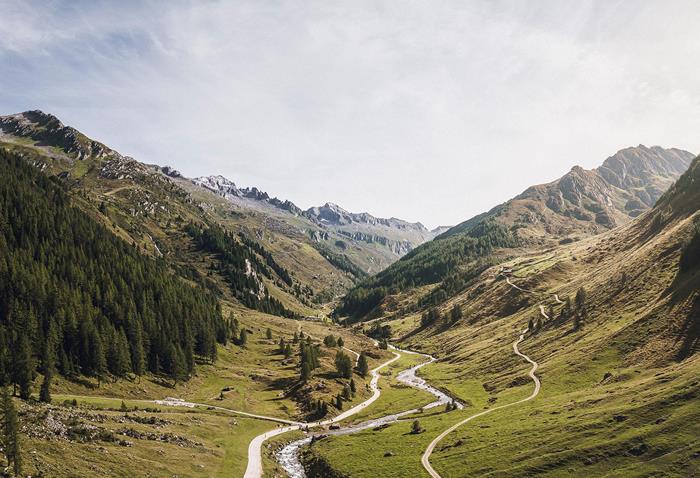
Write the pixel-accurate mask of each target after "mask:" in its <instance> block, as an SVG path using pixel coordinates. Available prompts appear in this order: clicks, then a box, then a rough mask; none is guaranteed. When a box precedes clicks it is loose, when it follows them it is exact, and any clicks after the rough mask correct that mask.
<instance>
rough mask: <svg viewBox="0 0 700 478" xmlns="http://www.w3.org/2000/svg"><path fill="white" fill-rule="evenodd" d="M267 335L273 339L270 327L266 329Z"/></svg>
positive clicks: (268, 338) (269, 338)
mask: <svg viewBox="0 0 700 478" xmlns="http://www.w3.org/2000/svg"><path fill="white" fill-rule="evenodd" d="M265 337H267V340H272V330H271V329H270V328H269V327H268V328H267V330H266V331H265Z"/></svg>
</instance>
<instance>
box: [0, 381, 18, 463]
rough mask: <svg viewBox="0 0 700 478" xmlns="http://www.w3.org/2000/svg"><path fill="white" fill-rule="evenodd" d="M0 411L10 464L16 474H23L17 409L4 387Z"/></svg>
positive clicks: (4, 444)
mask: <svg viewBox="0 0 700 478" xmlns="http://www.w3.org/2000/svg"><path fill="white" fill-rule="evenodd" d="M0 412H2V446H3V449H4V452H5V458H6V459H7V464H8V466H12V470H13V471H14V475H15V476H21V475H22V456H21V452H20V446H19V422H18V420H17V410H15V404H14V403H13V402H12V397H10V393H9V392H8V391H7V388H5V387H2V396H1V397H0Z"/></svg>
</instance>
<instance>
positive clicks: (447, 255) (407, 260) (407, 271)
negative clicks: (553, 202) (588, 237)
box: [334, 221, 520, 320]
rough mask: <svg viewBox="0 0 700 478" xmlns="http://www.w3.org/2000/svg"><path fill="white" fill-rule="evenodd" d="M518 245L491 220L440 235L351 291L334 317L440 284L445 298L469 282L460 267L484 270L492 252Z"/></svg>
mask: <svg viewBox="0 0 700 478" xmlns="http://www.w3.org/2000/svg"><path fill="white" fill-rule="evenodd" d="M519 243H520V240H519V239H518V237H517V236H516V235H515V233H513V232H512V231H511V230H510V229H508V228H507V227H505V226H503V225H501V224H498V223H496V222H493V221H482V222H480V223H477V224H476V225H473V226H470V227H469V228H468V229H465V230H463V231H459V233H455V234H452V235H443V236H440V237H438V238H436V239H435V240H433V241H429V242H427V243H425V244H423V245H421V246H420V247H417V248H416V249H414V250H412V251H411V252H409V253H408V254H406V255H405V256H404V257H403V258H401V260H399V261H397V262H395V263H394V264H392V265H391V266H389V267H388V268H387V269H385V270H383V271H382V272H380V273H379V274H377V275H375V276H372V277H370V278H368V279H365V280H364V281H362V282H361V283H360V284H358V285H357V286H355V287H354V288H352V289H351V290H350V291H348V293H347V294H346V295H345V297H343V299H342V302H341V303H340V305H339V306H338V307H337V308H336V309H335V311H334V314H335V315H336V316H345V315H347V316H350V318H351V319H353V320H356V319H359V318H361V317H362V316H364V315H366V314H367V313H369V312H370V311H371V310H372V309H374V308H375V307H376V306H377V305H379V303H380V302H381V301H382V300H383V299H384V297H386V296H387V295H389V294H395V293H397V292H400V291H403V290H407V289H410V288H413V287H416V286H420V285H425V284H435V283H442V282H443V281H447V282H446V283H445V288H443V289H442V290H443V292H445V295H444V297H447V291H451V292H453V291H456V290H459V289H460V288H462V287H464V285H465V284H466V282H467V280H468V279H469V277H466V276H464V277H462V276H460V275H459V274H456V273H457V272H458V271H459V270H460V269H459V266H460V265H463V264H465V263H470V262H471V263H473V264H474V267H471V268H470V269H482V268H485V267H487V266H488V265H489V264H490V262H489V261H488V258H489V256H490V255H491V254H492V252H493V251H494V250H495V249H497V248H503V247H515V246H517V245H518V244H519ZM455 274H456V275H455ZM448 278H450V279H449V280H448ZM434 303H436V302H434Z"/></svg>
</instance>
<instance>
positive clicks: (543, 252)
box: [0, 110, 700, 478]
mask: <svg viewBox="0 0 700 478" xmlns="http://www.w3.org/2000/svg"><path fill="white" fill-rule="evenodd" d="M611 153H612V151H611ZM599 164H600V166H599V167H597V168H595V169H591V170H586V169H583V168H582V167H579V166H575V165H573V164H572V165H571V166H573V167H572V168H571V170H570V171H569V172H568V173H566V174H565V175H564V176H562V177H561V178H559V179H557V180H555V181H553V182H550V183H547V184H540V185H535V186H532V187H529V188H527V189H526V190H525V191H524V192H523V193H521V194H520V195H518V196H516V197H514V198H512V199H510V200H508V201H506V202H504V203H502V204H499V205H494V207H493V208H492V209H490V210H488V211H485V212H483V213H482V214H479V215H477V216H475V217H472V218H464V219H465V220H464V222H461V223H460V224H458V225H456V226H454V227H438V228H436V229H433V230H430V229H428V228H426V227H425V226H424V225H423V224H421V223H411V222H407V221H404V220H401V219H397V218H394V217H392V218H379V217H375V216H373V215H371V214H368V213H352V212H348V211H347V210H345V209H343V208H342V207H341V206H338V205H337V204H334V203H332V202H327V203H326V204H324V205H322V206H318V207H312V208H309V209H306V210H304V209H302V208H300V207H298V206H297V205H296V204H295V203H294V202H292V201H291V200H290V199H280V198H278V197H275V196H272V195H271V194H270V193H268V192H264V191H261V190H260V189H259V188H257V187H243V186H241V185H240V184H236V182H235V180H236V178H226V177H224V176H221V175H210V176H200V177H196V178H187V177H184V176H183V175H182V174H181V173H179V172H178V171H177V170H175V169H173V168H172V167H169V166H167V165H151V164H145V163H142V162H139V161H138V158H137V159H134V158H131V157H128V156H124V155H122V154H120V153H119V152H117V151H115V150H114V149H112V148H110V147H109V146H107V145H105V144H103V143H101V142H99V141H97V140H95V139H92V138H89V137H87V136H86V135H84V134H82V133H81V132H80V131H78V130H76V129H74V128H72V127H70V126H65V125H64V124H63V123H62V122H61V121H60V120H59V119H58V118H56V117H55V116H53V115H51V114H48V113H44V112H42V111H38V110H35V111H26V112H23V113H17V114H9V115H7V116H0V385H2V386H3V390H4V392H3V396H2V397H1V400H0V401H1V402H2V403H1V405H2V407H1V408H2V416H3V427H2V429H3V439H2V450H3V454H4V455H5V457H6V462H7V463H6V465H7V468H6V471H5V473H6V475H7V476H13V474H14V475H16V476H47V477H74V476H81V477H105V476H149V477H161V476H162V477H172V476H183V477H184V476H188V477H190V476H191V477H219V476H221V477H223V476H227V477H228V476H245V477H246V478H260V477H281V476H291V477H293V478H300V477H305V476H306V477H309V478H320V477H334V478H344V477H352V478H355V477H367V478H374V477H427V476H431V477H433V478H439V477H444V478H448V477H467V476H470V477H471V476H483V477H511V476H519V477H526V476H542V477H579V476H589V477H620V478H622V477H625V478H626V477H652V476H654V477H660V476H663V477H692V476H698V475H699V474H700V439H699V437H700V353H699V352H700V211H699V209H700V158H697V157H695V154H692V153H690V152H688V151H684V150H682V149H676V148H670V149H666V148H662V147H659V146H652V147H646V146H643V145H639V146H636V147H628V148H624V149H621V150H620V151H618V152H616V153H614V154H612V155H611V156H610V157H608V158H607V159H604V158H600V162H599ZM328 199H329V200H332V199H333V198H328ZM446 207H449V206H446ZM4 466H5V462H3V467H4Z"/></svg>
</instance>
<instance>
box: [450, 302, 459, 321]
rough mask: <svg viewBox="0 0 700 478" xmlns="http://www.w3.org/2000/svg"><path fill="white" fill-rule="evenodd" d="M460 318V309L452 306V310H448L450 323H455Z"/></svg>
mask: <svg viewBox="0 0 700 478" xmlns="http://www.w3.org/2000/svg"><path fill="white" fill-rule="evenodd" d="M461 318H462V308H461V307H460V306H459V305H457V304H455V305H453V306H452V309H451V310H450V319H451V320H452V322H453V323H454V322H457V321H458V320H459V319H461Z"/></svg>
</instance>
